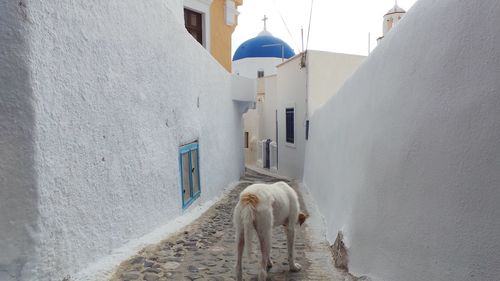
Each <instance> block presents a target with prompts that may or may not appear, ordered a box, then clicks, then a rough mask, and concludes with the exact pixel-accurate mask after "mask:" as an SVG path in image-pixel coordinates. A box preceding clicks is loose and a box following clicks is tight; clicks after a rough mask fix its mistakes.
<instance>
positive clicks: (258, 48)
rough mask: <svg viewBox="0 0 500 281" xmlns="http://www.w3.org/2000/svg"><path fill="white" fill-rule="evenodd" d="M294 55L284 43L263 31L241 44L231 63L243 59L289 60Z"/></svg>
mask: <svg viewBox="0 0 500 281" xmlns="http://www.w3.org/2000/svg"><path fill="white" fill-rule="evenodd" d="M282 46H283V53H282ZM294 55H295V52H294V51H293V49H292V48H291V47H290V46H289V45H288V44H287V43H286V42H285V41H283V40H281V39H279V38H277V37H274V36H272V35H271V33H269V32H267V31H265V32H261V33H260V34H259V35H258V36H257V37H254V38H252V39H249V40H247V41H245V42H243V43H242V44H241V45H240V46H239V47H238V49H236V52H235V53H234V56H233V61H236V60H240V59H244V58H281V57H282V56H283V58H285V59H289V58H291V57H293V56H294Z"/></svg>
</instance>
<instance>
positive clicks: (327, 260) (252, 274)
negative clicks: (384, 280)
mask: <svg viewBox="0 0 500 281" xmlns="http://www.w3.org/2000/svg"><path fill="white" fill-rule="evenodd" d="M275 181H279V180H278V179H276V178H273V177H270V176H265V175H262V174H258V173H256V172H252V171H247V173H246V176H245V178H243V179H242V181H241V183H240V184H239V185H238V186H237V187H236V188H234V189H233V190H231V191H230V192H229V193H228V195H227V196H225V197H224V198H223V199H222V200H220V201H219V202H217V203H216V204H215V205H214V206H212V207H211V208H210V209H209V210H208V211H207V212H206V213H204V214H203V215H202V216H201V217H200V218H198V219H197V220H196V221H194V222H193V223H191V224H190V225H189V226H187V227H186V228H184V229H182V230H181V231H180V232H178V233H177V234H175V235H172V236H170V237H169V238H168V239H166V240H163V241H162V242H160V243H159V244H156V245H152V246H150V247H148V248H146V249H144V250H142V251H141V252H139V254H138V255H136V256H135V257H133V258H132V259H130V260H128V261H125V262H123V263H122V264H121V265H120V267H119V268H118V270H117V271H116V273H115V274H114V276H113V277H112V278H111V281H132V280H146V281H165V280H199V281H202V280H213V281H219V280H220V281H223V280H234V265H235V259H236V255H235V247H234V245H235V244H234V243H235V242H234V239H235V235H234V229H233V225H232V213H233V208H234V206H235V205H236V202H237V198H238V196H239V193H240V192H241V191H242V190H243V189H244V188H245V187H247V186H248V185H250V184H252V183H254V182H275ZM288 183H289V184H290V185H291V186H292V187H294V188H295V189H296V188H297V185H296V184H295V183H294V182H288ZM301 205H302V208H303V210H304V211H305V212H307V210H306V208H305V206H304V203H303V198H302V197H301ZM305 225H306V226H307V221H306V224H305ZM305 228H306V227H305V226H302V227H297V234H296V241H295V248H296V257H297V262H298V263H300V264H301V265H302V271H300V272H296V273H292V272H290V271H289V270H288V261H287V246H286V235H285V233H284V231H283V229H282V228H275V229H274V230H273V243H272V249H271V259H272V260H273V262H274V266H273V268H272V269H271V271H270V272H269V277H268V280H274V281H283V280H289V281H293V280H295V281H298V280H346V281H347V280H355V279H351V278H349V275H348V274H344V273H341V272H335V271H334V270H333V266H331V265H332V262H331V255H330V253H329V251H328V250H326V251H325V249H328V245H327V244H324V245H323V246H325V247H323V249H322V250H318V249H316V248H318V247H317V246H316V247H315V246H313V245H312V244H314V243H311V241H310V238H309V237H308V234H307V231H306V229H305ZM254 240H257V239H255V237H254ZM316 244H317V243H316ZM320 245H321V243H320ZM253 249H254V250H253V256H252V257H251V258H248V257H247V256H246V254H245V255H244V257H243V279H244V280H257V273H258V271H259V269H258V264H259V262H258V261H259V257H260V251H259V250H258V247H257V242H256V241H254V245H253ZM325 265H326V266H325ZM329 267H330V268H329ZM332 270H333V271H332ZM332 272H333V273H332Z"/></svg>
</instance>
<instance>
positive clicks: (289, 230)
mask: <svg viewBox="0 0 500 281" xmlns="http://www.w3.org/2000/svg"><path fill="white" fill-rule="evenodd" d="M286 240H287V245H288V263H289V264H290V271H292V272H297V271H300V269H301V268H302V267H301V266H300V264H298V263H296V262H295V246H294V243H295V224H292V223H289V224H288V226H287V227H286Z"/></svg>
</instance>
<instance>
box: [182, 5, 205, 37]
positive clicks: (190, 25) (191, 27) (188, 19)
mask: <svg viewBox="0 0 500 281" xmlns="http://www.w3.org/2000/svg"><path fill="white" fill-rule="evenodd" d="M202 19H203V17H202V15H201V14H200V13H197V12H195V11H191V10H188V9H184V25H185V27H186V29H187V31H188V32H189V34H191V35H192V36H193V37H194V39H196V41H198V42H200V44H202V45H203V21H202Z"/></svg>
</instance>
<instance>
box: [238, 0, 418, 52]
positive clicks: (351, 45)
mask: <svg viewBox="0 0 500 281" xmlns="http://www.w3.org/2000/svg"><path fill="white" fill-rule="evenodd" d="M416 1H417V0H398V6H400V7H401V8H403V9H405V10H406V11H408V10H409V9H410V8H411V6H413V4H414V3H415V2H416ZM393 6H394V0H314V5H313V11H312V21H311V29H310V30H311V32H310V36H309V49H312V50H323V51H331V52H339V53H348V54H359V55H367V53H368V33H369V32H370V34H371V36H370V37H371V40H370V41H371V49H373V48H374V47H375V46H376V39H377V38H378V37H379V36H381V35H382V20H383V16H384V14H385V13H386V12H387V11H388V10H389V9H391V8H392V7H393ZM310 7H311V0H243V5H242V6H240V7H238V11H239V12H240V15H239V17H238V26H237V27H236V30H235V31H234V33H233V53H234V51H235V50H236V48H238V46H239V45H240V44H241V43H243V42H244V41H246V40H248V39H250V38H252V37H255V36H256V35H257V34H258V33H259V32H260V31H262V29H263V21H262V18H263V17H264V15H266V16H267V17H268V18H269V20H268V21H267V30H268V31H270V32H271V33H272V34H273V35H274V36H276V37H279V38H281V39H283V40H284V41H285V42H287V43H288V44H289V45H290V47H292V48H293V49H294V50H295V52H296V53H298V52H300V50H301V36H300V27H301V26H303V27H304V45H306V40H307V29H308V22H309V12H310ZM282 17H283V20H284V21H285V23H286V25H287V26H288V29H289V31H290V32H288V31H287V28H286V27H285V24H284V23H283V20H282Z"/></svg>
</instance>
